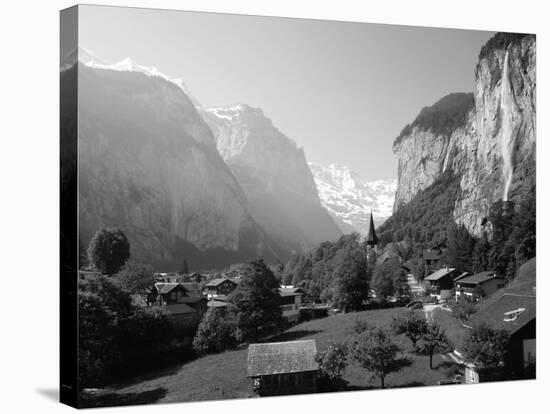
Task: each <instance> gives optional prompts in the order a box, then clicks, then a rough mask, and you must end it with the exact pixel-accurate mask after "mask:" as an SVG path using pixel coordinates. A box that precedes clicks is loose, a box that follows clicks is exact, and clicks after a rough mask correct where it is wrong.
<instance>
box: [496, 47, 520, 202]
mask: <svg viewBox="0 0 550 414" xmlns="http://www.w3.org/2000/svg"><path fill="white" fill-rule="evenodd" d="M508 71H509V69H508V51H506V55H505V57H504V68H503V71H502V79H501V84H500V115H501V121H502V123H501V128H500V139H501V146H502V176H503V177H502V178H503V181H504V192H503V195H502V199H503V200H504V201H507V200H508V191H509V190H510V184H511V183H512V175H513V172H514V165H513V157H514V145H515V138H516V135H517V127H516V126H515V125H517V124H516V122H514V121H515V118H516V115H517V114H518V108H517V104H516V100H515V96H514V92H513V90H512V84H511V82H510V75H509V73H508Z"/></svg>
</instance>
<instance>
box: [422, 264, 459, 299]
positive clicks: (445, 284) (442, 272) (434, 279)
mask: <svg viewBox="0 0 550 414" xmlns="http://www.w3.org/2000/svg"><path fill="white" fill-rule="evenodd" d="M459 275H460V272H459V271H458V270H457V269H455V268H454V267H444V268H442V269H439V270H436V271H435V272H433V273H432V274H430V275H428V276H426V277H425V278H424V284H425V286H426V291H427V292H428V293H429V294H430V296H435V297H437V298H438V299H448V298H450V297H451V292H452V289H453V287H454V280H455V278H457V277H458V276H459Z"/></svg>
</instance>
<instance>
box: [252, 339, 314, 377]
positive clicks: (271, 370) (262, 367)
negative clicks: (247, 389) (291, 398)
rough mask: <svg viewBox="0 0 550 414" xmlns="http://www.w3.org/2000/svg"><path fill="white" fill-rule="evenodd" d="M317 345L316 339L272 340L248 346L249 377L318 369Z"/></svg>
mask: <svg viewBox="0 0 550 414" xmlns="http://www.w3.org/2000/svg"><path fill="white" fill-rule="evenodd" d="M316 355H317V347H316V345H315V340H314V339H308V340H305V341H290V342H271V343H264V344H250V345H249V346H248V370H247V375H248V376H249V377H258V376H262V375H273V374H287V373H294V372H306V371H317V370H318V369H319V364H318V363H317V362H316V361H315V357H316Z"/></svg>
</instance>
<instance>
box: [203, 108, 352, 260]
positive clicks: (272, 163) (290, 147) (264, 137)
mask: <svg viewBox="0 0 550 414" xmlns="http://www.w3.org/2000/svg"><path fill="white" fill-rule="evenodd" d="M201 113H202V115H203V118H204V119H205V121H206V122H207V124H208V125H209V126H210V128H211V129H212V131H213V133H214V136H215V138H216V146H217V149H218V151H219V153H220V154H221V156H222V157H223V159H224V160H225V162H226V163H227V165H228V166H229V168H230V169H231V171H232V173H233V174H234V176H235V177H236V179H237V181H238V182H239V184H240V185H241V187H242V188H243V191H244V194H245V195H246V198H247V200H248V202H249V205H250V212H251V214H252V217H254V219H255V220H256V221H257V222H258V223H260V225H261V226H262V227H263V228H264V229H265V231H266V232H267V233H268V234H269V235H270V236H271V237H273V239H274V240H275V241H276V242H277V244H278V245H279V246H284V249H283V250H280V251H279V253H280V254H281V255H282V256H283V257H289V255H290V253H294V252H302V251H304V250H308V249H310V248H312V247H314V246H315V245H317V244H319V243H321V242H323V241H327V240H335V239H337V238H338V237H339V236H340V235H341V234H342V232H341V230H340V229H339V227H338V226H337V225H336V224H335V223H334V221H333V219H332V218H331V217H330V215H329V214H328V212H327V211H326V210H325V208H324V207H323V206H322V205H321V201H320V200H319V195H318V193H317V187H316V186H315V182H314V179H313V176H312V174H311V171H310V169H309V167H308V164H307V161H306V157H305V154H304V150H303V149H302V148H298V147H297V145H296V142H294V141H293V140H292V139H290V138H288V137H287V136H285V135H284V134H283V133H282V132H281V131H279V130H278V129H277V128H276V127H275V126H274V125H273V122H272V121H271V120H270V119H269V118H267V117H266V116H265V115H264V113H263V111H262V110H261V109H258V108H253V107H250V106H248V105H245V104H237V105H231V106H217V107H212V108H204V109H202V110H201Z"/></svg>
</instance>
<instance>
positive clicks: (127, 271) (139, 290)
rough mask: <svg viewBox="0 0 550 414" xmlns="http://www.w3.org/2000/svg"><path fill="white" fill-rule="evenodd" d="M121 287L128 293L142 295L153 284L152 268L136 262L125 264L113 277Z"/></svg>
mask: <svg viewBox="0 0 550 414" xmlns="http://www.w3.org/2000/svg"><path fill="white" fill-rule="evenodd" d="M115 278H116V279H117V280H118V281H119V282H120V284H121V286H122V287H123V288H125V289H126V290H128V291H129V292H130V293H135V294H144V293H146V292H147V291H148V290H149V289H150V288H151V287H152V286H153V285H154V284H155V278H154V276H153V268H152V267H151V266H149V265H145V264H142V263H138V262H132V261H129V262H127V263H126V264H125V265H124V266H123V267H122V269H120V271H119V272H118V273H117V274H116V275H115Z"/></svg>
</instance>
